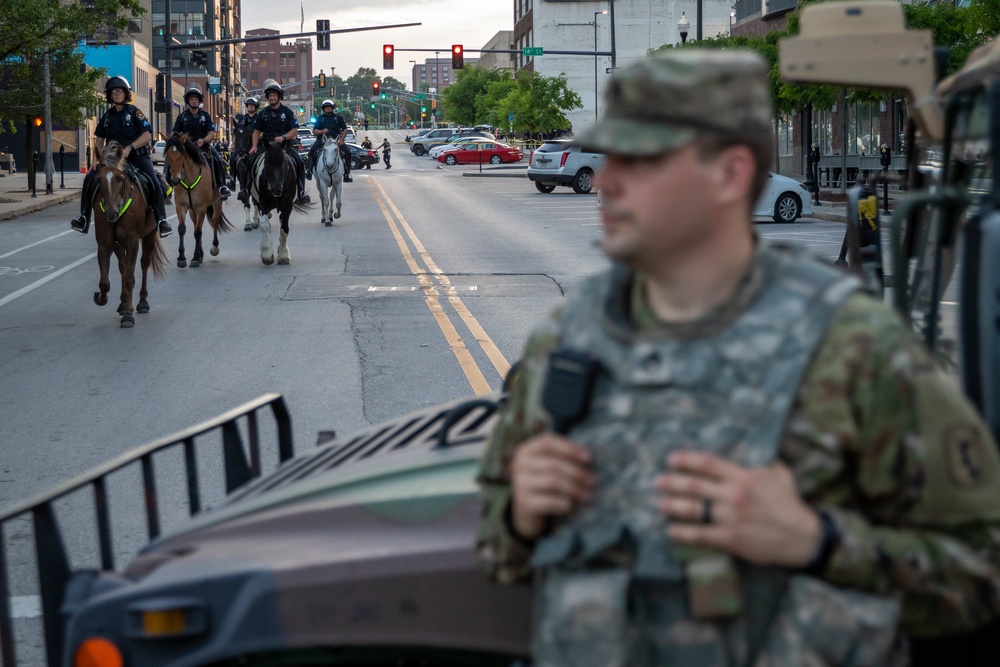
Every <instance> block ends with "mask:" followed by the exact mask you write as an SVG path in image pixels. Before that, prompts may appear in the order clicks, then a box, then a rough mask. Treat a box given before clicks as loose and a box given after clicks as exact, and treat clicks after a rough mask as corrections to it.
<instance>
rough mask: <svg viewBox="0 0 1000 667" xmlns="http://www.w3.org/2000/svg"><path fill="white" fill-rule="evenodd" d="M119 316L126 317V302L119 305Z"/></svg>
mask: <svg viewBox="0 0 1000 667" xmlns="http://www.w3.org/2000/svg"><path fill="white" fill-rule="evenodd" d="M118 314H119V315H124V314H125V302H122V303H119V304H118Z"/></svg>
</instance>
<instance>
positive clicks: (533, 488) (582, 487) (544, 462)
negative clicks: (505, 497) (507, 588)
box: [510, 433, 595, 539]
mask: <svg viewBox="0 0 1000 667" xmlns="http://www.w3.org/2000/svg"><path fill="white" fill-rule="evenodd" d="M589 462H590V455H589V453H588V452H587V450H586V449H585V448H583V447H582V446H580V445H579V444H577V443H575V442H573V441H571V440H568V439H566V438H564V437H562V436H559V435H555V434H552V433H546V434H542V435H540V436H536V437H534V438H531V439H530V440H528V441H526V442H525V443H524V444H523V445H521V446H520V447H519V448H518V449H517V451H516V452H515V453H514V458H513V460H512V461H511V465H510V476H511V490H512V501H511V520H512V522H513V524H514V530H516V531H517V532H518V533H519V534H520V535H521V536H522V537H525V538H527V539H535V538H537V537H539V536H540V535H541V534H542V533H543V532H544V530H545V524H546V522H547V520H548V518H549V517H552V516H564V515H566V514H569V513H570V512H571V511H573V509H574V508H575V507H576V506H577V505H580V504H581V503H584V502H586V501H587V500H588V499H589V498H590V492H591V490H592V489H593V488H594V482H595V478H594V474H593V473H592V472H591V471H590V469H589V467H588V466H589Z"/></svg>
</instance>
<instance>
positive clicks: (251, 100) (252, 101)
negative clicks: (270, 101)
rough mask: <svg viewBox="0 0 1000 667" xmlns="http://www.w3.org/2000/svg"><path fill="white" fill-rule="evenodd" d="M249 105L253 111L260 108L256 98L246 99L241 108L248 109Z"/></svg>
mask: <svg viewBox="0 0 1000 667" xmlns="http://www.w3.org/2000/svg"><path fill="white" fill-rule="evenodd" d="M251 104H252V105H253V106H254V109H257V108H259V107H260V104H258V103H257V98H256V97H248V98H247V99H246V101H245V102H244V103H243V106H244V107H248V106H250V105H251Z"/></svg>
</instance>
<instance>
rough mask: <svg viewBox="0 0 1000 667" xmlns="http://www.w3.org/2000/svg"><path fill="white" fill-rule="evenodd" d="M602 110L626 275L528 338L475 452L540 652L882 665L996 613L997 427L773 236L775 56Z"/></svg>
mask: <svg viewBox="0 0 1000 667" xmlns="http://www.w3.org/2000/svg"><path fill="white" fill-rule="evenodd" d="M606 108H607V114H606V117H605V118H604V119H603V121H602V122H601V123H600V124H599V125H597V126H595V127H593V128H592V129H591V130H590V131H588V132H585V133H583V134H582V135H581V136H580V137H579V138H578V139H577V140H576V141H577V143H578V144H579V145H581V146H583V147H585V148H589V149H596V150H601V151H604V152H606V153H607V157H606V161H605V165H604V167H603V169H602V171H601V172H600V173H598V174H597V176H596V180H595V185H596V187H598V188H600V191H601V196H602V221H603V240H602V247H603V250H604V252H605V254H606V255H607V256H608V257H609V258H610V259H611V260H612V267H611V268H610V269H609V270H607V271H605V272H604V273H602V274H600V275H598V276H595V277H594V278H592V279H590V280H589V282H587V283H586V284H585V285H584V286H583V287H582V288H581V289H579V290H577V291H576V292H575V293H573V294H572V295H570V296H569V297H568V298H567V300H566V303H565V304H563V305H562V306H561V307H560V308H558V309H557V310H556V311H555V312H554V313H553V314H552V315H551V317H550V318H549V319H548V320H547V321H546V322H545V323H544V324H543V325H542V326H541V327H540V328H539V329H538V330H536V332H535V333H534V335H533V336H532V337H531V339H530V340H529V342H528V345H527V348H526V351H525V354H524V358H523V363H522V364H521V366H520V368H519V370H518V371H517V373H516V375H515V376H514V378H513V381H512V384H511V390H510V396H509V400H508V402H507V404H506V406H505V407H504V408H503V409H502V411H501V413H500V417H499V420H498V423H497V427H496V429H495V430H494V432H493V435H492V438H491V441H490V443H489V446H488V448H487V450H486V453H485V455H484V458H483V461H482V466H481V474H480V484H481V486H482V490H483V498H484V519H483V522H482V525H481V528H480V531H479V535H478V552H479V555H480V558H481V560H482V561H483V562H484V564H485V565H486V567H487V569H488V570H489V572H490V574H491V576H492V577H493V578H494V579H495V580H497V581H499V582H502V583H512V582H516V581H522V580H527V579H529V578H532V577H533V578H534V581H535V587H536V591H537V605H536V614H535V616H536V618H535V628H534V649H533V650H534V658H535V664H536V665H538V666H540V667H556V666H560V667H563V666H565V667H570V666H571V667H615V666H619V665H641V666H646V665H649V666H653V665H656V666H657V667H672V666H678V667H688V666H691V665H698V666H700V667H723V666H725V667H730V666H733V667H742V666H744V665H747V666H749V665H756V666H757V667H771V666H774V667H776V666H779V665H781V666H785V665H787V666H788V667H802V666H821V665H846V664H850V665H857V666H860V665H871V666H872V667H875V666H878V665H892V664H903V663H905V660H906V656H905V646H904V645H903V644H902V643H901V642H900V641H899V637H898V634H899V633H900V632H902V633H905V634H908V635H913V636H925V637H929V636H936V635H942V634H950V633H961V632H966V631H969V630H971V629H974V628H976V627H979V626H981V625H983V624H984V623H987V622H989V621H990V620H991V619H992V618H994V617H995V616H996V615H997V613H998V610H1000V574H998V561H1000V557H998V554H1000V456H998V452H997V448H996V445H995V443H994V441H993V440H992V437H991V435H990V433H989V431H988V429H987V428H986V426H985V425H984V423H983V422H982V421H981V419H980V418H979V416H978V414H977V413H976V411H975V409H974V408H973V406H972V405H971V404H970V403H969V402H968V401H967V400H966V399H965V398H964V396H962V395H961V393H960V392H959V391H958V390H957V389H956V388H955V386H954V384H953V382H951V381H950V380H949V379H948V378H947V377H946V376H945V375H944V374H943V373H942V372H941V371H940V370H939V369H938V368H937V367H936V366H935V364H934V362H933V360H932V359H931V357H930V356H929V354H928V353H927V351H926V350H925V348H924V347H923V346H922V345H921V344H920V342H919V341H918V340H917V339H916V337H915V336H914V335H913V334H912V333H911V332H910V331H909V330H908V328H907V327H906V326H905V324H904V323H903V322H902V321H901V320H900V319H899V318H898V317H897V316H896V315H895V314H894V313H893V312H892V311H891V310H890V309H888V308H887V307H885V306H884V305H883V304H881V303H880V302H879V301H878V300H876V299H873V298H872V297H871V296H869V295H868V294H866V293H864V292H863V291H862V290H861V289H859V284H858V283H857V282H856V281H855V279H854V278H852V277H851V276H849V275H848V274H846V273H840V272H839V271H838V270H836V269H834V268H832V267H829V266H824V265H822V264H820V263H819V262H816V261H814V260H812V259H810V258H807V257H805V256H804V255H803V254H802V253H800V252H793V251H791V250H790V249H783V248H779V247H776V246H774V245H772V244H769V243H767V242H765V241H763V240H761V239H760V238H758V237H757V236H756V235H755V234H754V231H753V226H752V224H751V219H750V211H751V207H752V205H753V203H754V201H755V200H756V199H757V196H758V194H759V193H760V192H761V190H762V188H763V187H764V183H765V180H766V179H767V177H768V165H769V164H770V163H771V160H772V154H771V146H772V143H773V139H772V131H771V118H772V111H771V106H770V98H769V86H768V78H767V69H766V66H765V64H764V62H763V61H762V60H761V59H760V58H759V57H757V56H755V55H751V54H748V53H741V52H738V51H729V50H727V51H703V50H699V49H684V50H679V51H675V52H672V53H671V54H669V55H663V56H656V57H652V58H648V59H645V60H643V61H641V62H639V63H636V64H634V65H632V66H630V67H628V68H625V69H623V70H621V71H620V72H618V73H617V74H616V75H615V76H614V77H613V79H612V81H611V83H610V84H609V87H608V91H607V107H606ZM566 351H572V353H574V354H575V356H574V357H573V359H579V358H584V359H589V360H593V362H594V363H593V364H592V365H593V366H594V367H596V368H597V369H598V370H597V372H596V374H595V375H594V380H593V383H592V390H591V392H590V395H589V398H588V399H587V400H586V401H585V405H586V410H585V411H584V412H583V414H582V415H580V416H578V418H577V419H575V420H574V421H564V420H561V419H556V418H555V417H554V416H553V413H552V412H551V411H549V410H547V409H546V406H549V407H552V406H555V405H557V404H558V402H559V400H560V399H561V398H564V397H565V396H566V395H567V393H568V392H565V391H562V393H560V392H553V390H552V386H547V382H548V380H549V378H550V376H551V377H556V376H557V375H558V373H557V371H558V372H559V373H561V372H562V369H561V367H560V364H562V365H563V366H566V365H567V362H566V361H565V360H566V359H567V358H569V357H567V356H566V354H565V353H566ZM577 365H580V364H577ZM569 366H572V364H569ZM581 381H582V380H581ZM552 385H553V386H554V385H555V382H554V381H553V383H552ZM553 396H555V399H553ZM553 409H554V408H553ZM563 434H565V435H563Z"/></svg>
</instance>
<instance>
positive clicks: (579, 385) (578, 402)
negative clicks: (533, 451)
mask: <svg viewBox="0 0 1000 667" xmlns="http://www.w3.org/2000/svg"><path fill="white" fill-rule="evenodd" d="M600 369H601V364H600V362H599V361H597V360H596V359H594V358H593V357H591V356H590V355H588V354H585V353H583V352H577V351H575V350H557V351H555V352H553V353H552V356H550V357H549V368H548V374H547V376H546V379H545V390H544V393H543V396H542V405H543V406H545V409H546V410H548V412H549V414H550V415H551V416H552V428H553V430H554V431H555V432H556V433H559V434H561V435H566V433H568V432H569V429H570V427H571V426H572V425H573V424H575V423H576V422H578V421H580V420H581V419H583V418H584V417H586V416H587V412H589V411H590V397H591V395H592V394H593V393H594V382H595V380H597V373H598V371H600Z"/></svg>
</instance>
